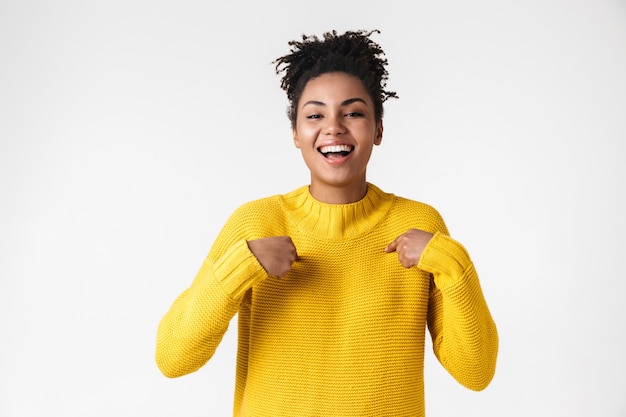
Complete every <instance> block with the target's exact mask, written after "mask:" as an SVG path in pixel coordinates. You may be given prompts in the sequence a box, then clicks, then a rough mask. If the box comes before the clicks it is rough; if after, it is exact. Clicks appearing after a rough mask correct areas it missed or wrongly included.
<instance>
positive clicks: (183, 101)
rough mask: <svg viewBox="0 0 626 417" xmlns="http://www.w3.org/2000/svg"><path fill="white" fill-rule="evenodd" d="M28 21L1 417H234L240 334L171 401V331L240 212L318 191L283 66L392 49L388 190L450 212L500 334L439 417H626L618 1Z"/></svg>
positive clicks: (300, 7)
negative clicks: (326, 51) (317, 41)
mask: <svg viewBox="0 0 626 417" xmlns="http://www.w3.org/2000/svg"><path fill="white" fill-rule="evenodd" d="M211 3H212V2H204V1H179V2H169V3H168V2H164V1H147V0H143V1H142V0H127V1H106V2H104V1H91V2H90V1H83V2H81V1H69V0H60V1H55V2H46V1H28V0H24V1H2V2H1V3H0V198H1V200H0V201H1V202H0V334H1V336H0V337H1V339H0V340H1V342H0V415H2V416H7V417H17V416H20V417H22V416H38V417H39V416H42V415H48V416H64V417H69V416H101V415H102V416H104V415H107V416H109V415H115V416H136V415H145V416H152V417H156V416H172V415H185V416H227V415H230V410H231V403H232V385H233V381H234V353H235V333H236V325H235V323H233V326H232V328H231V330H230V331H229V333H228V334H227V336H226V338H225V340H224V342H223V344H222V345H221V346H220V347H219V349H218V352H217V353H216V356H215V357H214V359H213V360H212V361H211V362H209V364H207V365H206V366H205V367H204V368H202V369H201V370H200V371H198V372H197V373H195V374H192V375H189V376H185V377H182V378H179V379H176V380H169V379H167V378H165V377H163V376H161V374H160V373H159V372H158V370H157V368H156V366H155V364H154V359H153V356H154V339H155V332H156V327H157V325H158V322H159V320H160V318H161V316H162V315H163V314H164V313H165V311H166V310H167V308H168V307H169V305H170V303H171V302H172V301H173V299H174V298H175V297H176V296H177V295H178V293H179V292H180V291H182V290H183V289H184V288H185V287H186V286H187V285H188V284H189V283H190V282H191V280H192V279H193V276H194V275H195V273H196V271H197V269H198V267H199V266H200V263H201V262H202V260H203V258H204V256H205V255H206V253H207V252H208V250H209V248H210V245H211V243H212V240H213V238H214V237H215V235H216V234H217V232H218V231H219V229H220V228H221V226H222V224H223V223H224V221H225V220H226V218H227V216H228V215H229V214H230V213H231V211H232V210H233V209H234V208H235V207H236V206H238V205H239V204H241V203H243V202H245V201H248V200H250V199H253V198H257V197H261V196H265V195H269V194H276V193H283V192H286V191H289V190H291V189H293V188H295V187H297V186H299V185H302V184H304V183H306V181H307V180H308V174H307V172H306V168H305V166H304V164H303V162H302V161H301V159H300V156H299V153H298V152H297V151H296V149H295V148H294V147H293V145H292V143H291V136H290V130H289V124H288V121H287V119H286V117H285V108H286V99H285V98H284V95H283V92H282V90H280V88H279V78H278V76H276V75H275V73H274V70H273V67H272V65H271V61H272V60H273V59H274V58H276V57H278V56H280V55H282V54H284V53H286V52H288V45H287V42H288V41H289V40H291V39H295V38H298V37H299V36H300V35H301V34H302V33H315V34H321V33H322V32H323V31H325V30H328V29H332V28H336V29H337V30H339V31H340V32H341V31H344V30H346V29H359V28H364V29H370V28H379V29H381V30H382V34H380V35H378V36H376V38H375V39H376V40H377V41H378V42H379V43H380V44H381V45H382V46H383V48H384V49H385V50H386V52H387V57H388V59H389V62H390V65H389V71H390V82H389V88H391V89H393V90H396V91H397V92H398V94H399V95H400V99H399V100H392V101H390V102H389V103H388V105H387V107H386V117H385V129H386V130H385V138H384V141H383V145H382V146H381V147H379V148H376V150H375V154H374V156H373V158H372V162H371V166H370V172H369V179H370V181H372V182H374V183H376V184H378V185H379V186H381V187H382V188H383V189H385V190H387V191H391V192H394V193H396V194H399V195H403V196H405V197H410V198H413V199H416V200H422V201H425V202H428V203H430V204H432V205H434V206H435V207H437V208H438V209H439V211H440V212H441V213H442V214H443V215H444V217H445V218H446V220H447V223H448V226H449V228H450V229H451V232H452V234H453V236H455V237H456V238H457V239H459V240H460V241H461V242H463V243H464V245H465V246H466V247H467V248H468V249H469V250H470V253H471V254H472V257H473V259H474V261H475V263H476V265H477V268H478V271H479V273H480V275H481V281H482V284H483V288H484V292H485V294H486V297H487V299H488V301H489V303H490V306H491V309H492V313H493V315H494V317H495V319H496V322H497V324H498V326H499V332H500V341H501V349H500V356H499V364H498V371H497V375H496V377H495V379H494V380H493V383H492V384H491V385H490V386H489V387H488V388H487V390H485V391H483V392H481V393H474V392H470V391H467V390H466V389H464V388H462V387H461V386H459V385H458V384H457V383H456V382H454V381H453V380H452V378H451V377H449V376H448V375H447V374H446V373H445V371H444V370H443V368H441V367H440V366H439V365H438V364H437V363H436V362H435V359H434V357H433V355H432V354H429V355H428V359H427V372H426V378H427V381H426V383H427V409H428V414H429V416H431V417H432V416H450V415H464V416H509V417H513V416H529V415H532V416H550V417H552V416H568V417H573V416H581V417H583V416H584V417H587V416H615V417H618V416H622V417H623V416H625V415H626V388H625V387H626V377H625V375H626V360H625V359H624V356H623V352H624V351H626V342H624V338H623V333H624V330H625V326H624V318H625V314H626V308H625V307H624V303H623V295H624V291H625V289H626V285H625V284H624V281H625V274H624V272H623V269H622V265H621V264H622V263H623V252H624V249H625V245H624V234H625V233H626V223H625V221H624V213H625V212H626V203H625V198H624V197H625V194H626V193H625V187H624V180H625V179H626V178H625V174H626V170H625V169H624V165H623V163H622V159H623V158H624V155H625V149H624V147H625V139H626V137H625V136H626V117H624V114H625V112H626V78H625V77H624V74H626V6H625V4H624V2H622V1H618V0H593V1H591V0H588V1H583V0H574V1H572V0H569V1H568V0H561V1H557V0H541V1H540V0H527V1H509V0H504V1H502V0H501V1H496V0H493V1H488V0H478V1H475V2H464V1H460V0H457V1H452V0H450V1H437V2H434V1H433V2H426V1H421V0H419V1H414V2H408V3H407V2H405V1H386V2H380V1H371V0H366V1H365V2H360V3H359V2H357V3H354V2H335V1H327V0H320V1H318V2H314V3H309V2H293V1H287V0H284V1H269V2H257V1H247V2H242V1H236V0H235V1H229V2H222V3H223V4H221V5H212V4H211Z"/></svg>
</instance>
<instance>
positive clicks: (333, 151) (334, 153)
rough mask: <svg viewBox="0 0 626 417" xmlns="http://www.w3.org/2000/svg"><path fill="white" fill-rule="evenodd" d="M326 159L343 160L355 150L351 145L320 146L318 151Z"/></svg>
mask: <svg viewBox="0 0 626 417" xmlns="http://www.w3.org/2000/svg"><path fill="white" fill-rule="evenodd" d="M317 150H318V151H319V152H320V153H321V154H322V155H324V157H326V158H328V159H334V158H341V157H344V156H347V155H349V154H350V152H352V151H353V150H354V146H350V145H327V146H320V147H319V148H318V149H317Z"/></svg>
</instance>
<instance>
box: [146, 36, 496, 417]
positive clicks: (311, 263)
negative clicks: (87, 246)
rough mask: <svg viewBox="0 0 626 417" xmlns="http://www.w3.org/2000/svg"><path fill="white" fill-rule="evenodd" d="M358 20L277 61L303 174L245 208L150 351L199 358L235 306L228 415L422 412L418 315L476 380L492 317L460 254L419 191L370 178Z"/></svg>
mask: <svg viewBox="0 0 626 417" xmlns="http://www.w3.org/2000/svg"><path fill="white" fill-rule="evenodd" d="M372 33H373V32H365V31H356V32H352V31H351V32H346V33H344V34H342V35H338V34H337V33H336V32H328V33H325V34H324V37H323V39H319V38H317V37H315V36H303V38H302V41H292V42H290V45H291V46H292V49H291V52H290V53H289V54H287V55H285V56H283V57H281V58H278V59H277V60H276V61H275V63H276V69H277V72H278V73H283V78H282V88H283V89H284V90H285V91H286V93H287V97H288V99H289V102H290V110H289V113H288V116H289V118H290V121H291V125H292V131H293V140H294V144H295V146H296V147H298V148H299V149H300V150H301V152H302V156H303V159H304V162H305V163H306V165H307V167H308V169H309V171H310V178H311V180H310V184H309V185H307V186H303V187H301V188H298V189H296V190H294V191H291V192H289V193H287V194H283V195H275V196H272V197H267V198H264V199H260V200H256V201H252V202H249V203H247V204H244V205H242V206H241V207H240V208H238V209H237V210H236V211H235V213H233V215H232V216H231V217H230V219H229V220H228V221H227V223H226V225H225V226H224V227H223V229H222V231H221V232H220V234H219V236H218V237H217V239H216V240H215V242H214V244H213V246H212V248H211V250H210V252H209V254H208V256H207V258H206V260H205V261H204V263H203V265H202V267H201V269H200V271H199V272H198V274H197V276H196V278H195V279H194V281H193V282H192V284H191V286H190V287H189V288H188V289H187V290H185V291H184V292H183V293H182V294H181V295H180V296H179V297H178V298H177V299H176V300H175V302H174V303H173V305H172V307H171V308H170V310H169V311H168V312H167V314H166V315H165V316H164V317H163V319H162V321H161V323H160V326H159V330H158V336H157V352H156V357H157V363H158V366H159V368H160V369H161V371H162V372H163V373H164V374H165V375H166V376H168V377H178V376H181V375H185V374H187V373H190V372H193V371H196V370H197V369H199V368H200V367H202V366H203V365H204V364H205V363H206V362H207V361H208V360H209V359H210V357H211V356H212V354H213V352H214V351H215V349H216V348H217V346H218V344H219V342H220V340H221V339H222V336H223V335H224V333H225V331H226V329H227V327H228V324H229V322H230V321H231V319H232V318H233V317H234V315H235V314H238V332H239V333H238V352H237V376H236V386H235V404H234V412H233V415H235V416H272V417H278V416H359V417H364V416H376V417H380V416H394V417H398V416H412V417H415V416H423V415H425V408H424V382H423V368H424V343H425V332H426V328H427V327H428V330H429V332H430V334H431V337H432V340H433V348H434V351H435V354H436V355H437V357H438V359H439V361H440V362H441V363H442V365H443V366H444V367H445V368H446V369H447V370H448V371H449V372H450V374H451V375H452V376H454V377H455V378H456V379H457V380H458V381H459V382H460V383H461V384H463V385H464V386H466V387H468V388H470V389H473V390H481V389H484V388H485V387H486V386H487V385H488V384H489V383H490V381H491V379H492V378H493V375H494V372H495V365H496V356H497V350H498V336H497V331H496V327H495V324H494V322H493V320H492V317H491V315H490V312H489V309H488V307H487V304H486V302H485V300H484V297H483V294H482V291H481V287H480V283H479V280H478V276H477V274H476V272H475V269H474V266H473V263H472V261H471V260H470V257H469V255H468V253H467V251H466V250H465V249H464V247H463V246H462V245H461V244H460V243H458V242H457V241H455V240H454V239H452V238H451V237H450V236H449V235H448V231H447V229H446V226H445V224H444V221H443V220H442V218H441V216H440V215H439V213H438V212H437V211H436V210H435V209H434V208H432V207H430V206H428V205H427V204H424V203H420V202H417V201H413V200H409V199H406V198H402V197H398V196H395V195H393V194H389V193H385V192H383V191H382V190H381V189H379V188H378V187H376V186H375V185H373V184H371V183H369V182H368V181H367V178H366V169H367V164H368V161H369V158H370V156H371V154H372V150H373V148H374V146H375V145H380V144H381V141H382V137H383V122H382V119H383V102H384V101H385V100H386V99H388V98H390V97H396V95H395V93H393V92H389V91H386V90H385V86H386V80H387V75H388V74H387V71H386V69H385V66H386V64H387V61H386V59H385V58H384V53H383V51H382V49H381V48H380V47H379V46H378V45H377V44H376V43H374V42H373V41H372V40H371V39H370V36H371V34H372Z"/></svg>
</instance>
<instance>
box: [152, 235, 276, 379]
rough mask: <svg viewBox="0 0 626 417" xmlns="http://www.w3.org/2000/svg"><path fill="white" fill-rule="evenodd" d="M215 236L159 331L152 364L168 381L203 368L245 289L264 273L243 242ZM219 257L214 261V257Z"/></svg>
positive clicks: (221, 336) (244, 241) (242, 240)
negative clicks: (217, 255)
mask: <svg viewBox="0 0 626 417" xmlns="http://www.w3.org/2000/svg"><path fill="white" fill-rule="evenodd" d="M228 244H229V245H230V246H228V247H226V248H225V249H224V250H215V246H216V245H217V246H219V245H223V243H222V242H220V240H219V238H218V240H217V241H216V243H215V244H214V249H213V250H212V252H211V253H209V256H207V258H206V259H205V261H204V262H203V264H202V267H201V268H200V270H199V272H198V273H197V275H196V277H195V279H194V280H193V282H192V284H191V286H190V287H189V288H187V289H186V290H185V291H184V292H183V293H182V294H181V295H180V296H179V297H178V298H177V299H176V300H175V301H174V303H173V304H172V306H171V307H170V309H169V311H168V312H167V313H166V314H165V316H164V317H163V318H162V320H161V322H160V324H159V327H158V331H157V344H156V362H157V365H158V367H159V369H160V370H161V372H162V373H163V374H164V375H165V376H167V377H170V378H174V377H179V376H182V375H186V374H189V373H191V372H194V371H196V370H198V369H199V368H200V367H202V366H203V365H204V364H205V363H206V362H207V361H208V360H209V359H210V358H211V356H213V353H214V352H215V350H216V349H217V346H218V345H219V343H220V341H221V340H222V338H223V336H224V333H225V332H226V330H227V329H228V325H229V323H230V321H231V319H232V318H233V317H234V315H235V314H236V313H237V311H238V309H239V306H240V303H241V299H242V298H243V296H244V294H245V293H246V291H247V290H248V289H250V288H251V287H252V286H253V285H255V284H256V283H257V282H259V281H261V280H263V279H265V278H266V277H267V273H266V272H265V270H264V269H263V267H262V266H261V265H260V264H259V263H258V261H257V260H256V258H255V257H254V255H253V254H252V252H250V250H249V249H248V245H247V242H246V240H245V239H240V240H237V241H235V242H228ZM215 253H219V255H220V256H219V257H217V259H213V257H212V255H213V254H215Z"/></svg>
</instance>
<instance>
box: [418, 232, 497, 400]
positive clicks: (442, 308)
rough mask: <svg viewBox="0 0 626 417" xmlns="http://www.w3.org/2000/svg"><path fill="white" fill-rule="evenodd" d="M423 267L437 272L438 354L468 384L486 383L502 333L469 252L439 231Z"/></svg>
mask: <svg viewBox="0 0 626 417" xmlns="http://www.w3.org/2000/svg"><path fill="white" fill-rule="evenodd" d="M418 268H420V269H422V270H424V271H427V272H429V273H430V274H431V275H432V277H433V280H432V282H431V291H430V293H431V294H430V304H429V310H428V328H429V331H430V333H431V336H432V339H433V349H434V352H435V355H436V356H437V358H438V359H439V362H441V364H442V365H443V366H444V368H445V369H446V370H447V371H448V372H449V373H450V374H451V375H452V376H453V377H454V378H455V379H456V380H457V381H458V382H459V383H461V384H462V385H463V386H465V387H467V388H469V389H472V390H476V391H480V390H482V389H484V388H486V387H487V386H488V385H489V383H490V382H491V380H492V379H493V376H494V373H495V368H496V358H497V354H498V334H497V329H496V325H495V323H494V321H493V319H492V317H491V313H490V312H489V308H488V306H487V303H486V301H485V298H484V296H483V293H482V289H481V287H480V282H479V279H478V275H477V273H476V271H475V269H474V265H473V263H472V261H471V260H470V257H469V255H468V253H467V251H466V250H465V248H464V247H463V246H462V245H461V244H460V243H458V242H456V241H455V240H453V239H452V238H450V237H449V236H447V235H445V234H443V233H439V232H438V233H436V234H435V235H434V237H433V238H432V239H431V241H430V242H429V243H428V245H427V246H426V248H425V249H424V251H423V253H422V256H421V258H420V262H419V265H418Z"/></svg>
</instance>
